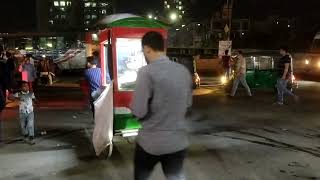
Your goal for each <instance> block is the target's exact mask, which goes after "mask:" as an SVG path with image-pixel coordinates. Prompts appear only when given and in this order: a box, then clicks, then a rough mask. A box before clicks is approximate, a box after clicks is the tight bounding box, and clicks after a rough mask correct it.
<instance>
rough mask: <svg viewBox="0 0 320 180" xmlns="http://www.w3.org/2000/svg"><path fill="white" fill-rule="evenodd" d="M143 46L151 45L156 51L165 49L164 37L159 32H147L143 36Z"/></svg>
mask: <svg viewBox="0 0 320 180" xmlns="http://www.w3.org/2000/svg"><path fill="white" fill-rule="evenodd" d="M142 46H149V47H150V48H151V49H153V50H155V51H164V38H163V36H162V35H161V34H160V33H158V32H155V31H150V32H147V33H146V34H145V35H144V36H143V38H142Z"/></svg>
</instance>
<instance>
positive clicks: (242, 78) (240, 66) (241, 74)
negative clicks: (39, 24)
mask: <svg viewBox="0 0 320 180" xmlns="http://www.w3.org/2000/svg"><path fill="white" fill-rule="evenodd" d="M246 72H247V66H246V59H245V58H244V56H243V52H242V51H240V50H239V51H238V60H237V64H236V76H235V79H234V80H233V87H232V91H231V94H230V96H231V97H234V95H235V94H236V92H237V89H238V86H239V83H240V82H241V84H242V85H243V86H244V87H245V88H246V90H247V93H248V96H250V97H251V96H252V94H251V90H250V88H249V86H248V84H247V81H246Z"/></svg>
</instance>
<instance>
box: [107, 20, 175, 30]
mask: <svg viewBox="0 0 320 180" xmlns="http://www.w3.org/2000/svg"><path fill="white" fill-rule="evenodd" d="M104 26H105V27H109V28H112V27H131V28H138V27H143V28H168V27H169V25H168V24H165V23H163V22H161V21H158V20H151V19H146V18H143V17H130V18H124V19H120V20H116V21H113V22H111V23H109V24H106V25H104Z"/></svg>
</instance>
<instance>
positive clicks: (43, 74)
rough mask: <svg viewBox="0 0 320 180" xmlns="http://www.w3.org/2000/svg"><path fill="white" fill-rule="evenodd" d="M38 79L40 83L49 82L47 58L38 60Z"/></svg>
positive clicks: (45, 83)
mask: <svg viewBox="0 0 320 180" xmlns="http://www.w3.org/2000/svg"><path fill="white" fill-rule="evenodd" d="M39 71H40V79H41V84H42V85H47V84H49V83H50V79H51V75H50V63H49V60H48V59H47V58H46V57H44V58H43V59H42V60H41V61H40V68H39Z"/></svg>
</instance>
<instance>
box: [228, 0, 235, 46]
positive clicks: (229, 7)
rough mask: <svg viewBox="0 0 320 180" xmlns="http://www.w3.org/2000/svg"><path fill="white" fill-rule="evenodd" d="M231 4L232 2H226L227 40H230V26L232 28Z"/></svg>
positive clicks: (230, 0)
mask: <svg viewBox="0 0 320 180" xmlns="http://www.w3.org/2000/svg"><path fill="white" fill-rule="evenodd" d="M233 3H234V0H227V9H228V28H229V32H228V40H230V39H231V37H230V36H231V26H232V12H233Z"/></svg>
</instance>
